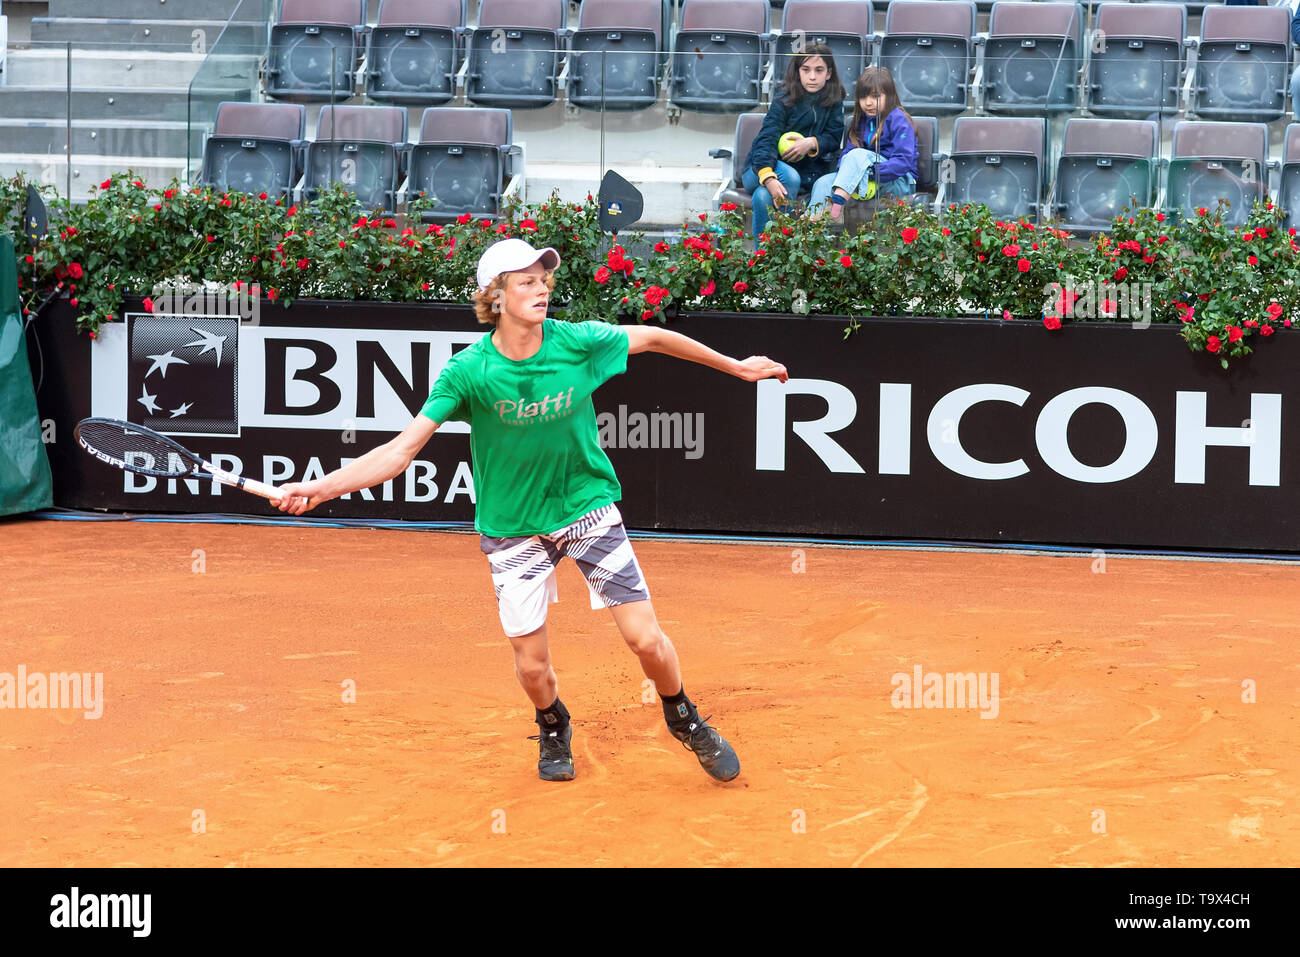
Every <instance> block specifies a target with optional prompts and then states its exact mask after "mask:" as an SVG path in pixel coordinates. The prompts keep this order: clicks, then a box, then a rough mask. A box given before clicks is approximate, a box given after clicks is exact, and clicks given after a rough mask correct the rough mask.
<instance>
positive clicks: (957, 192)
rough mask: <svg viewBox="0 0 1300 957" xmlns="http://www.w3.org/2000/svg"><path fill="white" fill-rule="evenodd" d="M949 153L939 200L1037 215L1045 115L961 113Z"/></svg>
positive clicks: (1004, 213) (1008, 215) (1005, 215)
mask: <svg viewBox="0 0 1300 957" xmlns="http://www.w3.org/2000/svg"><path fill="white" fill-rule="evenodd" d="M897 2H901V0H897ZM949 157H950V160H951V163H952V182H949V183H945V184H944V187H945V190H944V193H943V194H942V195H941V196H940V202H941V203H956V204H958V205H964V204H966V203H971V204H974V203H983V204H984V205H985V206H987V207H988V208H989V210H990V211H991V212H992V213H993V214H994V215H995V216H997V217H999V218H1000V219H1018V218H1020V217H1021V216H1030V217H1036V216H1037V215H1038V212H1039V208H1040V206H1041V204H1042V197H1043V188H1044V186H1045V185H1046V166H1047V164H1046V159H1047V120H1046V119H1044V118H1043V117H1009V116H959V117H957V119H956V121H955V122H954V123H953V127H952V150H951V152H950V153H949Z"/></svg>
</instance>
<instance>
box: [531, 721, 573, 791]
mask: <svg viewBox="0 0 1300 957" xmlns="http://www.w3.org/2000/svg"><path fill="white" fill-rule="evenodd" d="M528 740H529V741H536V742H537V745H538V758H537V776H538V777H539V778H541V779H542V780H543V781H572V780H573V751H572V749H571V748H570V747H569V745H570V743H571V742H572V741H573V725H571V724H566V725H565V726H564V730H563V731H542V732H541V733H540V734H534V735H530V736H529V738H528Z"/></svg>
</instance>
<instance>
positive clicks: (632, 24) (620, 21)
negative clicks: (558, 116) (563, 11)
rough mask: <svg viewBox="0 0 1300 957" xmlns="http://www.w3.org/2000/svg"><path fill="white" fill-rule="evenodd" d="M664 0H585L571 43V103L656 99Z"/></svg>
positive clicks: (630, 103) (639, 103) (622, 105)
mask: <svg viewBox="0 0 1300 957" xmlns="http://www.w3.org/2000/svg"><path fill="white" fill-rule="evenodd" d="M668 16H669V13H668V5H667V2H666V0H585V2H584V3H583V4H582V7H581V9H580V12H579V14H578V29H577V30H576V31H575V32H574V34H573V37H572V39H571V40H570V44H569V48H570V52H569V86H568V94H569V102H570V103H572V104H574V105H575V106H578V107H582V108H584V109H593V110H599V109H602V108H604V109H609V110H641V109H645V108H646V107H648V106H651V105H653V104H654V103H655V102H656V101H657V100H658V99H659V75H660V73H661V71H662V66H663V61H664V52H665V49H664V42H665V41H664V37H665V36H666V34H667V23H668Z"/></svg>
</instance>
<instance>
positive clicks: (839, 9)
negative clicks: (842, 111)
mask: <svg viewBox="0 0 1300 957" xmlns="http://www.w3.org/2000/svg"><path fill="white" fill-rule="evenodd" d="M874 16H875V13H874V10H873V9H872V6H871V0H787V2H786V5H785V10H784V12H783V13H782V17H781V35H780V36H779V37H778V38H777V41H776V52H775V56H774V57H773V65H774V67H775V76H776V79H777V80H778V81H780V79H781V78H782V77H783V76H785V71H786V65H787V64H788V63H789V62H790V58H791V57H792V56H794V55H795V49H794V47H795V42H796V40H798V39H802V40H803V42H804V43H824V44H826V45H827V46H828V47H830V49H831V56H833V57H834V58H835V69H836V70H837V71H838V72H839V75H840V80H841V81H842V82H843V83H844V87H845V93H844V95H845V102H847V103H852V101H853V81H854V80H856V79H857V78H858V76H859V74H861V73H862V71H863V69H864V68H865V67H867V66H869V65H870V64H871V57H872V49H873V48H872V43H873V33H872V22H873V19H874Z"/></svg>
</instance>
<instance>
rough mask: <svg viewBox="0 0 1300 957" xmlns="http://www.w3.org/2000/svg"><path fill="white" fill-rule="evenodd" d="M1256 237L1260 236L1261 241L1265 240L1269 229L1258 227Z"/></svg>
mask: <svg viewBox="0 0 1300 957" xmlns="http://www.w3.org/2000/svg"><path fill="white" fill-rule="evenodd" d="M1255 235H1256V236H1258V237H1259V238H1260V239H1263V238H1264V237H1265V236H1267V235H1268V228H1267V227H1266V226H1256V227H1255Z"/></svg>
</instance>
